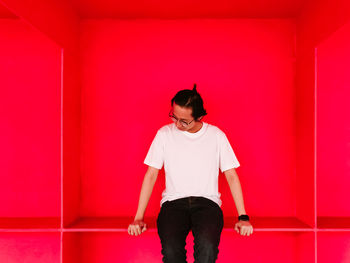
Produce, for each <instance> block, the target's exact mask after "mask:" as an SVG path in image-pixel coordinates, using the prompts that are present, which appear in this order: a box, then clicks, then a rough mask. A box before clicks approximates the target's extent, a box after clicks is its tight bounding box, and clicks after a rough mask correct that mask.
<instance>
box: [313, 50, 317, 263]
mask: <svg viewBox="0 0 350 263" xmlns="http://www.w3.org/2000/svg"><path fill="white" fill-rule="evenodd" d="M314 63H315V65H314V105H315V106H314V211H315V215H314V219H315V262H316V263H317V84H318V83H317V47H315V50H314Z"/></svg>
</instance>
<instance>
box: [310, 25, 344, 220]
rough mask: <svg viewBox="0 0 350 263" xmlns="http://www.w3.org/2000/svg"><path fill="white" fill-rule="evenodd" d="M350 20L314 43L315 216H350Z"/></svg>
mask: <svg viewBox="0 0 350 263" xmlns="http://www.w3.org/2000/svg"><path fill="white" fill-rule="evenodd" d="M349 47H350V22H349V23H347V24H346V25H344V26H343V27H342V28H340V29H338V30H337V31H336V32H335V33H333V34H332V35H331V36H330V37H329V38H327V39H326V40H324V41H322V42H321V43H320V44H319V45H318V46H317V60H316V61H317V65H316V70H317V73H316V76H317V78H316V79H317V85H316V86H317V95H316V96H317V106H316V109H317V115H316V120H317V122H316V123H317V175H318V188H317V191H318V193H320V194H319V195H318V215H319V216H328V215H334V216H350V206H349V203H348V202H347V201H345V200H348V196H349V185H348V184H346V183H344V182H349V178H348V177H349V174H350V107H349V98H350V90H349V87H350V74H349V68H350V49H349Z"/></svg>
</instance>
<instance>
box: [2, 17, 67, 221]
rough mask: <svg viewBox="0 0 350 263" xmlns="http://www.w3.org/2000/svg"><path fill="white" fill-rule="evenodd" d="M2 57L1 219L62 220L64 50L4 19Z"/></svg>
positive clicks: (13, 21) (16, 20)
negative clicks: (61, 135)
mask: <svg viewBox="0 0 350 263" xmlns="http://www.w3.org/2000/svg"><path fill="white" fill-rule="evenodd" d="M0 57H1V63H0V79H1V96H0V111H1V114H0V118H1V129H0V145H1V148H0V149H1V158H0V166H1V169H2V172H1V173H0V179H1V184H0V192H1V195H0V203H1V204H2V205H1V209H0V216H4V217H8V216H13V217H23V216H27V217H36V216H55V217H59V216H60V189H59V187H58V186H59V184H60V120H61V117H60V107H61V105H60V48H59V47H58V46H57V45H56V44H55V43H53V42H52V41H51V40H50V39H48V38H47V37H45V36H43V35H42V34H40V33H39V32H38V31H36V30H33V29H32V28H31V27H30V26H28V25H27V24H26V23H24V22H23V21H22V20H19V19H0ZM43 98H44V99H43Z"/></svg>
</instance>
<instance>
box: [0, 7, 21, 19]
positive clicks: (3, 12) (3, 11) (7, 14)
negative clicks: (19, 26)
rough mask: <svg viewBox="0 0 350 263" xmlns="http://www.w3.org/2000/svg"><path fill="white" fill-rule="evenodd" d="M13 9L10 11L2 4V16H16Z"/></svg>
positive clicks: (0, 12)
mask: <svg viewBox="0 0 350 263" xmlns="http://www.w3.org/2000/svg"><path fill="white" fill-rule="evenodd" d="M16 17H17V16H15V15H14V14H13V13H12V12H11V11H9V10H8V9H7V8H6V7H4V6H3V5H2V4H0V18H16Z"/></svg>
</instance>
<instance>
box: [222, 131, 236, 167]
mask: <svg viewBox="0 0 350 263" xmlns="http://www.w3.org/2000/svg"><path fill="white" fill-rule="evenodd" d="M219 148H220V150H219V156H220V157H219V166H220V170H221V172H224V171H226V170H229V169H231V168H237V167H239V166H240V163H239V162H238V160H237V158H236V155H235V153H234V151H233V149H232V147H231V144H230V142H229V141H228V139H227V137H226V134H225V133H221V135H220V143H219Z"/></svg>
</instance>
